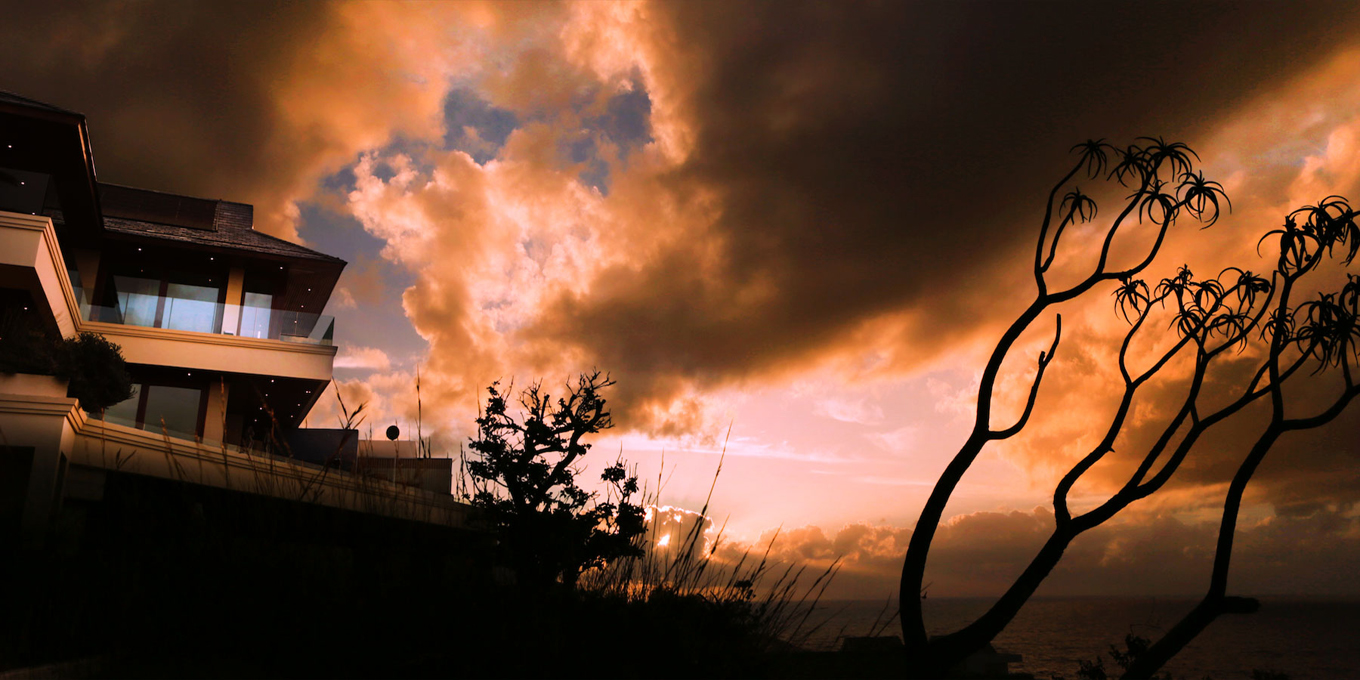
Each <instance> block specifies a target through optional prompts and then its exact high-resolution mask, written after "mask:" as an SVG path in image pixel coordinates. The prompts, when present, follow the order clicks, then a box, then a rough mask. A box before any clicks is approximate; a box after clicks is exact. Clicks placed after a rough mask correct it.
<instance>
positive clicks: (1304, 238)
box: [1124, 196, 1360, 678]
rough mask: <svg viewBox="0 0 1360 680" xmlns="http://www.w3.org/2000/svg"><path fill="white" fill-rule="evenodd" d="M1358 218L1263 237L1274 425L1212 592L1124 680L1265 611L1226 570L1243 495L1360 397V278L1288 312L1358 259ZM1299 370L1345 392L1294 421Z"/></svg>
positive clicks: (1343, 211)
mask: <svg viewBox="0 0 1360 680" xmlns="http://www.w3.org/2000/svg"><path fill="white" fill-rule="evenodd" d="M1358 214H1360V213H1357V211H1356V210H1354V209H1352V208H1351V206H1350V204H1349V203H1348V202H1347V201H1346V200H1345V199H1343V198H1341V197H1338V196H1329V197H1327V198H1326V199H1324V200H1322V201H1321V202H1319V203H1318V204H1317V205H1312V206H1307V207H1303V208H1299V209H1298V210H1296V211H1294V212H1293V213H1291V214H1290V215H1289V216H1288V217H1287V218H1286V219H1285V223H1284V226H1283V227H1281V228H1280V229H1277V230H1274V231H1271V232H1270V233H1268V234H1266V236H1265V237H1263V238H1262V241H1265V240H1266V239H1267V238H1269V237H1271V236H1274V235H1276V234H1278V235H1279V240H1278V243H1279V249H1280V252H1279V255H1278V259H1277V262H1276V268H1275V274H1276V281H1277V282H1279V300H1278V303H1277V304H1276V306H1275V308H1274V310H1273V311H1272V313H1271V317H1270V320H1269V321H1268V322H1267V323H1266V324H1265V325H1264V328H1263V331H1264V333H1263V336H1262V337H1263V339H1265V338H1268V339H1269V341H1270V345H1269V351H1268V352H1267V353H1266V359H1265V370H1266V372H1267V374H1268V376H1269V380H1270V383H1269V387H1268V390H1267V392H1268V393H1269V395H1270V409H1271V413H1270V422H1269V424H1268V425H1267V426H1266V429H1265V431H1264V432H1262V433H1261V435H1260V437H1258V438H1257V440H1256V442H1255V443H1254V444H1253V445H1252V447H1251V450H1250V451H1249V452H1248V453H1247V455H1246V457H1245V458H1244V459H1243V461H1242V464H1241V465H1240V466H1239V467H1238V469H1237V473H1236V474H1235V475H1233V479H1232V482H1231V483H1230V484H1229V486H1228V494H1227V497H1226V499H1225V500H1224V504H1223V516H1222V518H1221V519H1220V522H1219V530H1218V542H1217V546H1216V548H1215V551H1214V566H1213V571H1212V572H1211V575H1210V578H1209V589H1208V592H1207V593H1205V595H1204V597H1203V598H1201V599H1200V601H1199V603H1198V604H1197V605H1196V606H1195V608H1194V609H1192V610H1191V611H1190V612H1189V613H1188V614H1186V615H1185V616H1184V617H1183V618H1182V619H1181V620H1180V621H1179V622H1177V624H1176V625H1175V626H1173V627H1172V628H1171V630H1169V631H1167V633H1166V635H1164V636H1162V638H1161V639H1159V640H1157V642H1155V643H1153V644H1152V646H1151V647H1149V648H1148V649H1147V650H1146V651H1145V652H1144V653H1142V654H1139V655H1138V657H1137V658H1136V659H1134V661H1133V663H1132V664H1131V665H1130V666H1129V668H1128V672H1127V673H1125V675H1124V677H1125V678H1149V677H1152V676H1153V674H1155V673H1156V672H1157V671H1158V670H1159V669H1160V668H1161V667H1162V666H1163V665H1165V664H1166V662H1167V661H1169V660H1170V659H1171V658H1172V657H1173V656H1175V655H1176V654H1177V653H1179V652H1180V651H1181V650H1182V649H1184V648H1185V646H1186V645H1187V644H1189V643H1190V641H1191V640H1193V639H1194V638H1195V636H1197V635H1199V634H1200V633H1201V632H1203V631H1204V629H1205V628H1207V627H1208V626H1209V624H1211V623H1213V622H1214V620H1215V619H1217V618H1218V617H1219V616H1220V615H1221V614H1226V613H1251V612H1255V611H1256V610H1257V609H1259V608H1260V603H1259V602H1258V601H1257V600H1256V599H1254V598H1248V597H1234V596H1229V595H1228V594H1227V587H1228V567H1229V564H1230V563H1231V560H1232V548H1233V538H1234V535H1235V534H1236V530H1237V516H1238V512H1239V510H1240V509H1241V506H1242V494H1243V493H1244V492H1245V491H1246V487H1247V484H1248V483H1250V482H1251V478H1252V476H1253V475H1254V474H1255V473H1256V469H1257V467H1258V466H1259V465H1260V464H1261V461H1262V460H1264V459H1265V456H1266V454H1267V453H1269V452H1270V449H1271V448H1272V447H1273V446H1274V445H1275V443H1276V442H1277V441H1278V440H1279V438H1280V437H1281V436H1282V435H1284V434H1285V433H1288V432H1293V431H1297V430H1305V429H1310V428H1315V427H1320V426H1322V425H1325V424H1327V423H1329V422H1331V421H1332V420H1334V419H1336V417H1337V416H1339V415H1341V413H1342V412H1343V411H1344V410H1345V409H1346V407H1347V406H1348V405H1349V404H1350V402H1351V401H1352V400H1354V399H1355V398H1356V397H1357V396H1360V384H1357V381H1356V375H1355V373H1356V371H1357V369H1360V323H1357V316H1360V277H1357V276H1356V275H1354V274H1347V275H1346V283H1345V284H1344V285H1342V287H1341V289H1340V290H1339V291H1335V292H1322V293H1319V294H1318V297H1317V298H1316V299H1309V300H1306V301H1304V302H1302V303H1299V304H1296V305H1293V306H1291V305H1290V300H1291V298H1293V297H1295V296H1296V294H1297V292H1298V291H1297V290H1296V289H1297V288H1298V283H1299V282H1300V281H1301V280H1302V279H1303V278H1304V277H1305V276H1307V275H1309V274H1311V273H1314V272H1316V271H1318V270H1319V269H1320V268H1321V267H1322V266H1323V265H1324V263H1325V261H1326V260H1328V259H1331V258H1333V257H1334V256H1336V255H1337V252H1338V251H1339V253H1340V255H1339V260H1340V262H1341V264H1342V265H1343V266H1349V265H1350V264H1351V262H1352V261H1353V260H1354V259H1355V256H1356V254H1357V252H1360V226H1357V224H1356V217H1357V215H1358ZM1353 364H1354V365H1353ZM1301 366H1310V367H1311V368H1312V369H1313V370H1312V371H1310V372H1309V374H1310V375H1316V374H1320V373H1324V372H1329V371H1336V372H1337V373H1339V374H1340V379H1341V386H1340V387H1341V389H1340V390H1338V391H1337V393H1336V394H1334V395H1333V396H1332V398H1331V399H1330V400H1328V403H1327V404H1326V406H1325V407H1322V408H1316V407H1315V410H1314V411H1313V412H1311V413H1307V414H1304V415H1299V414H1289V413H1287V412H1286V402H1287V401H1289V400H1288V399H1286V393H1285V390H1284V388H1285V386H1286V385H1288V384H1289V380H1290V378H1291V377H1293V376H1294V375H1298V373H1299V368H1300V367H1301Z"/></svg>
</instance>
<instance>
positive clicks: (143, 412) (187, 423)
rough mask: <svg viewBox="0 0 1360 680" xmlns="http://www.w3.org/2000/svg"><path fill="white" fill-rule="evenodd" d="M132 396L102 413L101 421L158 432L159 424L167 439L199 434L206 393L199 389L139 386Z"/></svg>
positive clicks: (191, 436)
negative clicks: (167, 435)
mask: <svg viewBox="0 0 1360 680" xmlns="http://www.w3.org/2000/svg"><path fill="white" fill-rule="evenodd" d="M132 388H133V396H132V398H131V399H128V400H127V401H123V402H119V403H117V404H114V405H113V406H110V407H109V408H107V409H105V410H104V416H103V419H104V422H108V423H117V424H119V425H126V426H128V427H136V428H141V429H143V430H146V431H148V432H160V431H161V425H162V423H163V424H164V426H165V429H166V430H167V431H169V433H170V436H172V437H178V438H180V439H193V438H195V437H197V436H198V435H199V433H200V431H201V430H200V425H201V423H200V420H201V416H202V414H203V407H204V397H205V396H206V393H205V392H204V390H203V388H201V387H183V386H177V385H156V384H148V383H140V384H136V385H133V386H132Z"/></svg>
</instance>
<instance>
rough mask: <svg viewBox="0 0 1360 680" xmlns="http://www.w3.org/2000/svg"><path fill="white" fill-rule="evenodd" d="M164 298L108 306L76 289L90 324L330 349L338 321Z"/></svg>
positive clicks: (133, 297)
mask: <svg viewBox="0 0 1360 680" xmlns="http://www.w3.org/2000/svg"><path fill="white" fill-rule="evenodd" d="M193 292H195V291H190V293H191V294H188V295H180V296H176V295H160V294H152V293H150V292H135V291H134V292H127V293H122V292H120V293H118V294H117V295H115V296H113V299H112V300H109V299H107V298H106V299H105V302H106V303H108V304H94V302H93V300H94V296H93V295H92V291H91V290H90V289H88V288H77V289H75V293H76V300H77V302H78V303H79V306H80V315H81V318H82V319H84V320H85V321H97V322H101V323H115V324H121V325H124V326H142V327H145V328H167V329H171V330H179V331H191V332H195V333H214V334H221V335H238V336H240V337H245V338H257V339H261V340H282V341H285V342H300V343H305V344H310V345H330V344H332V341H333V338H334V335H335V317H332V316H328V315H325V314H311V313H308V312H296V311H288V310H282V309H270V308H268V307H255V306H250V305H231V304H223V303H220V302H217V301H215V300H212V299H204V298H205V297H206V296H203V295H193V294H192V293H193Z"/></svg>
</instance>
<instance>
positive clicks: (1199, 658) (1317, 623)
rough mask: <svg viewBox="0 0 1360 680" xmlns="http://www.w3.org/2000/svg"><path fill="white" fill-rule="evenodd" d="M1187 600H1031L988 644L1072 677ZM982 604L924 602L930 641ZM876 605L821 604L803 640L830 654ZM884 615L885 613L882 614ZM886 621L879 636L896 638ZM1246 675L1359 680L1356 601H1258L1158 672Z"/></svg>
mask: <svg viewBox="0 0 1360 680" xmlns="http://www.w3.org/2000/svg"><path fill="white" fill-rule="evenodd" d="M1194 604H1195V601H1194V600H1192V599H1168V598H1142V599H1132V598H1128V599H1116V598H1048V599H1035V600H1032V601H1030V602H1029V603H1028V604H1027V605H1026V606H1025V608H1024V609H1023V610H1021V611H1020V614H1019V615H1018V616H1016V618H1015V620H1014V621H1013V622H1011V625H1010V626H1009V627H1008V628H1007V629H1006V630H1005V632H1003V633H1002V634H1001V635H1000V636H998V637H997V639H996V647H997V648H998V649H1001V650H1003V651H1007V652H1014V653H1016V654H1020V655H1021V656H1023V658H1024V661H1023V662H1022V663H1020V664H1018V665H1016V664H1013V665H1012V670H1017V671H1025V672H1029V673H1033V674H1034V676H1035V677H1036V678H1045V679H1046V678H1051V677H1054V676H1061V677H1067V678H1075V677H1076V672H1077V667H1078V666H1077V664H1078V662H1079V661H1080V660H1083V659H1086V660H1090V659H1094V658H1095V656H1096V655H1097V654H1104V656H1105V657H1106V659H1105V666H1106V668H1107V669H1111V670H1117V667H1116V666H1114V664H1113V662H1112V660H1111V659H1110V658H1109V654H1108V652H1107V650H1108V649H1109V646H1110V645H1111V644H1119V645H1120V648H1121V649H1122V648H1123V640H1124V636H1125V635H1126V634H1128V633H1134V634H1135V635H1141V636H1142V637H1145V638H1150V639H1154V640H1155V639H1156V638H1157V637H1159V636H1160V635H1161V633H1162V632H1163V631H1165V630H1167V629H1168V628H1170V627H1171V626H1172V625H1173V624H1175V622H1176V621H1177V620H1178V619H1179V618H1180V617H1181V616H1182V615H1183V614H1185V613H1186V612H1188V611H1189V610H1190V608H1191V607H1193V606H1194ZM990 605H991V600H985V599H969V598H957V599H955V598H940V599H931V600H927V601H926V602H925V603H924V606H925V611H926V626H927V629H928V630H929V631H930V632H931V633H932V634H938V633H945V632H950V631H954V630H957V629H959V628H961V627H962V626H963V625H965V624H966V623H968V622H970V621H972V620H973V618H975V617H976V616H977V615H979V614H981V613H982V612H984V611H986V608H987V607H988V606H990ZM882 611H883V602H882V601H878V602H867V601H860V600H853V601H831V602H823V603H822V604H821V605H819V606H818V609H817V611H816V612H814V614H813V616H812V617H811V618H810V619H809V624H814V625H815V624H816V623H819V622H825V623H824V624H823V625H822V626H821V627H820V628H819V629H818V630H816V632H814V633H812V634H811V635H810V636H809V637H808V638H807V641H806V643H805V645H806V646H808V647H809V648H813V649H837V648H839V646H840V643H839V638H840V636H842V635H868V634H869V632H870V628H871V627H872V626H873V625H874V622H875V620H876V619H877V618H878V617H879V615H880V613H881V612H882ZM891 613H892V612H891V611H890V612H889V614H891ZM901 632H902V631H901V628H900V626H899V625H898V623H897V621H896V620H895V619H894V620H893V621H892V623H891V625H889V626H888V627H887V629H886V631H885V632H884V633H882V634H885V635H901ZM1252 669H1262V670H1275V671H1281V672H1284V673H1287V674H1289V676H1290V677H1291V678H1293V679H1294V680H1303V679H1306V678H1357V679H1360V601H1352V602H1333V601H1321V600H1291V599H1284V598H1280V599H1270V598H1266V599H1262V601H1261V610H1260V611H1259V612H1257V613H1255V614H1250V615H1237V616H1222V617H1219V619H1218V620H1217V621H1215V622H1214V624H1213V625H1212V626H1210V627H1209V629H1208V630H1207V631H1205V632H1204V634H1203V635H1201V636H1200V637H1199V638H1198V639H1196V640H1195V641H1194V642H1193V643H1192V644H1191V645H1190V646H1189V647H1188V648H1186V649H1185V651H1183V652H1182V653H1181V654H1180V655H1179V656H1178V657H1176V658H1175V659H1173V660H1172V662H1171V663H1170V664H1169V665H1168V666H1167V668H1166V670H1167V671H1169V672H1170V673H1171V674H1172V676H1173V677H1175V678H1177V679H1178V680H1179V679H1182V678H1188V679H1190V680H1199V679H1200V678H1203V677H1205V676H1209V677H1213V678H1215V679H1216V680H1232V679H1242V678H1250V677H1251V671H1252Z"/></svg>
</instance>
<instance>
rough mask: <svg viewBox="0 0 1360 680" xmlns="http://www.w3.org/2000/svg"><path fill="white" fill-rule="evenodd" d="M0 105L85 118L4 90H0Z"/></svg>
mask: <svg viewBox="0 0 1360 680" xmlns="http://www.w3.org/2000/svg"><path fill="white" fill-rule="evenodd" d="M0 104H9V105H12V106H22V107H25V108H29V109H37V110H39V111H47V112H49V113H60V114H64V115H67V116H76V117H78V118H84V117H85V114H83V113H77V112H75V111H71V110H69V109H63V108H61V107H59V106H53V105H51V104H48V103H46V102H40V101H38V100H36V99H29V98H28V97H20V96H19V95H17V94H14V93H13V92H5V91H4V90H0Z"/></svg>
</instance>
